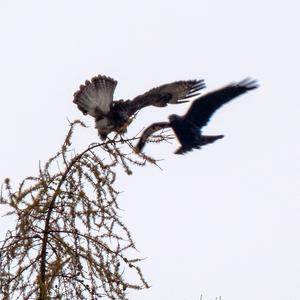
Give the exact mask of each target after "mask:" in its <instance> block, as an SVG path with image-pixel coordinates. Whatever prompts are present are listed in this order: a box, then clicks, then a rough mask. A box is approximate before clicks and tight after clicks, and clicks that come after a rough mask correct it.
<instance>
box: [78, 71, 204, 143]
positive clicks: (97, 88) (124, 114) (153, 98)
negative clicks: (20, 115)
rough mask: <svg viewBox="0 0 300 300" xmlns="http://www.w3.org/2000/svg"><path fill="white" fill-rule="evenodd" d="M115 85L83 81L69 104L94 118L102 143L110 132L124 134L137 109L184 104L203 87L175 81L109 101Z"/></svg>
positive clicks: (97, 79) (197, 82)
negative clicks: (125, 98)
mask: <svg viewBox="0 0 300 300" xmlns="http://www.w3.org/2000/svg"><path fill="white" fill-rule="evenodd" d="M116 85H117V81H116V80H114V79H112V78H110V77H107V76H101V75H99V76H96V77H93V78H92V79H91V81H89V80H87V81H86V82H85V84H84V85H81V86H80V88H79V90H78V91H77V92H75V93H74V100H73V102H74V103H75V104H76V105H77V107H78V109H79V110H81V111H82V113H83V114H84V115H87V114H88V115H90V116H92V117H94V119H95V123H96V126H95V127H96V128H97V129H98V133H99V136H100V138H101V139H102V140H105V139H106V137H107V135H108V134H109V133H111V132H117V133H120V134H123V133H125V132H126V129H127V126H128V125H129V124H130V122H131V121H132V118H133V117H134V116H135V115H136V113H137V112H138V111H139V110H140V109H142V108H144V107H146V106H150V105H152V106H157V107H164V106H166V105H167V104H169V103H170V104H180V103H185V102H187V101H188V100H186V99H189V98H190V97H193V96H197V95H199V93H198V91H199V90H201V89H203V88H204V87H205V84H204V81H203V80H187V81H176V82H173V83H169V84H164V85H161V86H159V87H156V88H153V89H151V90H149V91H148V92H146V93H144V94H142V95H139V96H137V97H135V98H133V99H132V100H126V101H125V100H118V101H113V94H114V91H115V88H116Z"/></svg>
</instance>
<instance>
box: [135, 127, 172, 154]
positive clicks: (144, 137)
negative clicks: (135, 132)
mask: <svg viewBox="0 0 300 300" xmlns="http://www.w3.org/2000/svg"><path fill="white" fill-rule="evenodd" d="M170 127H171V126H170V123H169V122H157V123H153V124H152V125H150V126H149V127H147V128H146V129H145V130H144V131H143V133H142V135H141V137H140V139H139V141H138V143H137V145H136V146H135V148H134V150H135V152H137V153H139V152H141V151H142V149H143V148H144V146H145V144H146V142H147V140H148V138H149V137H150V136H151V135H152V134H153V133H154V132H156V131H159V130H161V129H165V128H170Z"/></svg>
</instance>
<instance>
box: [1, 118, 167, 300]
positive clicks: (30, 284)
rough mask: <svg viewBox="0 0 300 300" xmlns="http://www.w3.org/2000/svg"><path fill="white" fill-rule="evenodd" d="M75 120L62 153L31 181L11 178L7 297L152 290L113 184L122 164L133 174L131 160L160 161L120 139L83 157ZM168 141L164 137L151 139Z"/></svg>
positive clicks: (4, 277)
mask: <svg viewBox="0 0 300 300" xmlns="http://www.w3.org/2000/svg"><path fill="white" fill-rule="evenodd" d="M76 125H81V126H83V127H85V125H84V124H83V123H82V122H80V121H74V122H72V123H71V124H70V129H69V131H68V133H67V135H66V138H65V140H64V143H63V145H62V147H61V149H60V151H59V152H58V153H57V154H56V155H55V156H53V157H51V158H50V159H49V160H48V161H47V162H46V164H45V165H44V167H43V168H42V167H41V166H40V167H39V175H38V176H37V177H33V176H32V177H27V178H25V179H24V180H23V181H22V182H21V184H20V185H19V188H18V189H16V191H13V189H12V187H11V185H10V180H9V179H5V181H4V185H3V188H2V190H1V195H0V203H1V204H5V205H9V206H10V208H11V209H12V211H11V212H10V213H9V214H12V215H15V216H16V219H17V223H16V226H15V229H14V230H13V231H8V232H7V234H6V237H5V238H4V240H3V241H1V244H0V251H1V252H0V253H1V254H0V294H1V295H2V296H3V299H39V300H46V299H99V298H101V297H107V298H109V299H127V298H126V297H127V296H126V295H127V292H128V290H129V289H142V288H148V287H149V285H148V284H147V282H146V281H145V279H144V277H143V274H142V272H141V270H140V268H139V266H138V263H139V262H140V261H141V259H140V258H137V257H134V256H133V255H134V254H135V253H136V248H135V244H134V241H133V239H132V237H131V234H130V232H129V230H128V229H127V227H126V226H125V224H123V222H122V221H121V218H120V216H119V215H118V211H119V206H118V202H117V196H118V192H117V191H116V190H115V188H114V182H115V179H116V176H117V174H116V168H117V167H118V166H121V167H123V169H124V171H125V172H126V173H127V174H129V175H130V174H132V170H131V166H132V165H137V166H144V165H145V164H146V163H147V162H148V163H152V164H155V165H157V164H156V160H155V159H153V158H150V157H148V156H146V155H144V154H135V153H134V152H133V146H132V142H133V141H135V140H136V139H137V138H136V137H134V138H131V139H124V138H123V137H120V136H118V137H117V138H115V139H113V140H108V141H107V142H104V143H97V144H92V145H90V146H89V147H88V148H87V149H86V150H84V151H83V152H81V153H79V154H77V155H76V154H74V151H73V150H72V149H71V146H72V135H73V132H74V128H75V126H76ZM168 139H169V137H168V136H166V135H165V134H161V135H158V136H156V137H154V138H153V139H152V142H161V141H165V140H168ZM61 169H64V170H63V171H61ZM4 194H5V195H4Z"/></svg>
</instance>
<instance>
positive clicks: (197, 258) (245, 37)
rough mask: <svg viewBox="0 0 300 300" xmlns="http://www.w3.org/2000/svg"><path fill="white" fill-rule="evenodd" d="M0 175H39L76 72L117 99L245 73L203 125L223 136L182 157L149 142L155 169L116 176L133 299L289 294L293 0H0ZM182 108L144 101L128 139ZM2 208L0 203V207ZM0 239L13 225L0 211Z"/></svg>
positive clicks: (292, 260)
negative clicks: (139, 270)
mask: <svg viewBox="0 0 300 300" xmlns="http://www.w3.org/2000/svg"><path fill="white" fill-rule="evenodd" d="M0 38H1V47H0V82H1V100H0V101H1V109H0V114H1V117H0V130H1V147H0V157H1V168H0V179H1V181H2V180H3V179H4V178H5V177H7V176H9V177H11V178H12V181H13V183H14V184H18V183H19V181H20V180H21V179H22V178H23V177H25V176H28V175H35V174H37V170H38V163H39V161H42V162H44V161H45V160H46V159H47V158H48V157H49V156H51V155H53V154H55V153H56V151H57V150H58V147H59V146H60V143H61V142H62V140H63V138H64V135H65V132H66V130H67V126H68V121H67V119H70V120H73V119H76V118H81V119H82V120H83V121H85V122H86V123H87V124H88V125H90V126H91V127H90V128H89V129H85V130H83V131H82V136H81V137H79V140H80V141H81V144H82V147H86V146H87V145H88V144H89V143H90V142H92V141H98V139H97V134H96V131H95V130H94V129H93V126H94V124H93V120H92V118H89V117H84V116H83V115H82V114H81V113H80V112H79V111H78V110H77V108H76V106H75V105H74V104H73V103H72V100H73V93H74V91H76V90H77V88H78V86H79V85H80V84H81V83H82V82H84V81H85V80H86V79H90V78H91V77H93V76H94V75H97V74H104V75H108V76H111V77H113V78H115V79H116V80H118V81H119V84H118V86H117V89H116V93H115V98H116V99H119V98H124V99H128V98H130V97H133V96H135V95H138V94H139V93H143V92H145V91H146V90H148V89H150V88H152V87H154V86H157V85H159V84H163V83H168V82H172V81H174V80H183V79H195V78H204V79H205V80H206V84H207V90H208V91H209V90H213V89H215V88H219V87H221V86H222V85H225V84H227V83H230V82H232V81H238V80H241V79H243V78H244V77H246V76H252V77H253V78H256V79H258V80H259V82H260V85H261V87H260V88H259V89H258V90H256V91H253V92H251V93H249V94H247V95H244V96H242V97H240V98H238V99H236V100H234V101H233V102H231V103H229V104H228V105H226V106H225V107H223V108H222V109H221V110H220V111H218V112H217V113H216V114H215V115H214V117H213V118H212V120H211V122H210V124H209V125H208V126H207V127H206V128H205V129H204V132H205V133H207V134H224V135H225V138H224V139H222V140H220V141H217V142H216V143H215V144H213V145H209V146H207V147H205V148H203V149H202V150H198V151H194V152H192V153H190V154H188V155H186V156H176V155H174V154H173V151H174V150H175V149H176V147H177V146H178V145H177V144H176V142H175V141H174V143H173V144H171V145H148V146H147V148H146V151H147V153H148V154H149V155H152V156H154V157H156V158H160V159H164V160H163V161H161V163H160V165H161V167H162V168H163V171H161V170H160V169H158V168H156V167H153V166H149V167H147V168H143V169H134V175H132V176H130V177H128V176H126V175H125V174H120V177H119V181H118V187H119V189H120V190H122V191H124V192H123V193H122V194H121V195H120V197H119V203H120V206H121V207H122V209H123V211H122V212H121V214H122V217H123V219H124V222H125V223H126V224H127V225H128V227H129V228H130V230H131V233H132V235H133V237H134V238H135V240H136V246H137V247H138V249H139V251H140V255H141V256H142V257H147V259H146V260H145V261H144V262H143V265H142V266H143V271H144V275H145V277H146V279H147V280H148V281H149V283H150V284H151V285H152V287H151V289H149V290H144V291H141V292H132V293H131V296H130V299H133V300H139V299H142V300H150V299H151V300H153V299H172V300H199V299H200V295H201V294H203V295H204V299H205V300H206V299H207V300H211V299H215V297H217V296H222V299H223V300H241V299H243V300H254V299H255V300H299V299H300V192H299V173H300V162H299V161H300V155H299V152H300V151H299V150H300V147H299V125H300V121H299V116H300V108H299V102H300V99H299V84H300V83H299V80H300V76H299V70H300V60H299V55H300V4H299V1H296V0H294V1H293V0H286V1H278V0H273V1H271V0H270V1H264V0H252V1H241V0H240V1H238V0H226V1H221V0H209V1H208V0H207V1H204V0H203V1H196V0H185V1H179V0H161V1H158V0H152V1H141V0H139V1H138V0H119V1H113V0H109V1H107V0H106V1H102V0H98V1H89V0H85V1H78V0H72V1H71V0H68V1H63V0H59V1H58V0H51V1H49V0H48V1H38V0H35V1H33V0H26V1H14V0H0ZM187 107H188V105H187V104H183V105H178V106H176V107H175V106H168V107H167V108H164V109H159V108H148V109H145V110H144V111H143V112H141V113H140V114H139V117H138V118H137V120H135V122H134V124H133V125H132V128H131V131H130V132H132V134H135V133H136V132H138V131H139V130H140V129H142V128H143V127H144V126H147V125H149V124H150V123H152V122H154V121H164V120H166V118H167V116H168V115H169V114H171V113H178V114H183V113H184V112H185V111H186V109H187ZM0 210H1V214H2V213H4V208H3V207H0ZM0 222H1V224H2V225H1V232H0V233H1V237H2V236H3V234H4V232H5V231H6V229H8V228H9V226H12V224H10V223H8V222H7V221H6V220H5V219H4V218H1V219H0Z"/></svg>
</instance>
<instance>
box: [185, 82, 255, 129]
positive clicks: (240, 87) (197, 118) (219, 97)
mask: <svg viewBox="0 0 300 300" xmlns="http://www.w3.org/2000/svg"><path fill="white" fill-rule="evenodd" d="M257 87H258V84H257V81H256V80H253V79H251V78H246V79H244V80H242V81H240V82H238V83H232V84H229V85H227V86H225V87H223V88H220V89H218V90H216V91H213V92H211V93H208V94H206V95H204V96H201V97H199V98H198V99H196V100H195V101H194V102H193V103H192V105H191V106H190V108H189V110H188V111H187V113H186V114H185V116H184V118H185V119H186V120H187V121H189V122H191V123H193V124H194V125H196V126H197V127H198V128H201V127H203V126H205V125H206V124H207V123H208V121H209V119H210V117H211V116H212V115H213V113H214V112H215V111H216V110H217V109H218V108H220V107H221V106H222V105H223V104H225V103H227V102H229V101H230V100H232V99H233V98H235V97H237V96H239V95H242V94H244V93H246V92H248V91H250V90H253V89H256V88H257Z"/></svg>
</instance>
